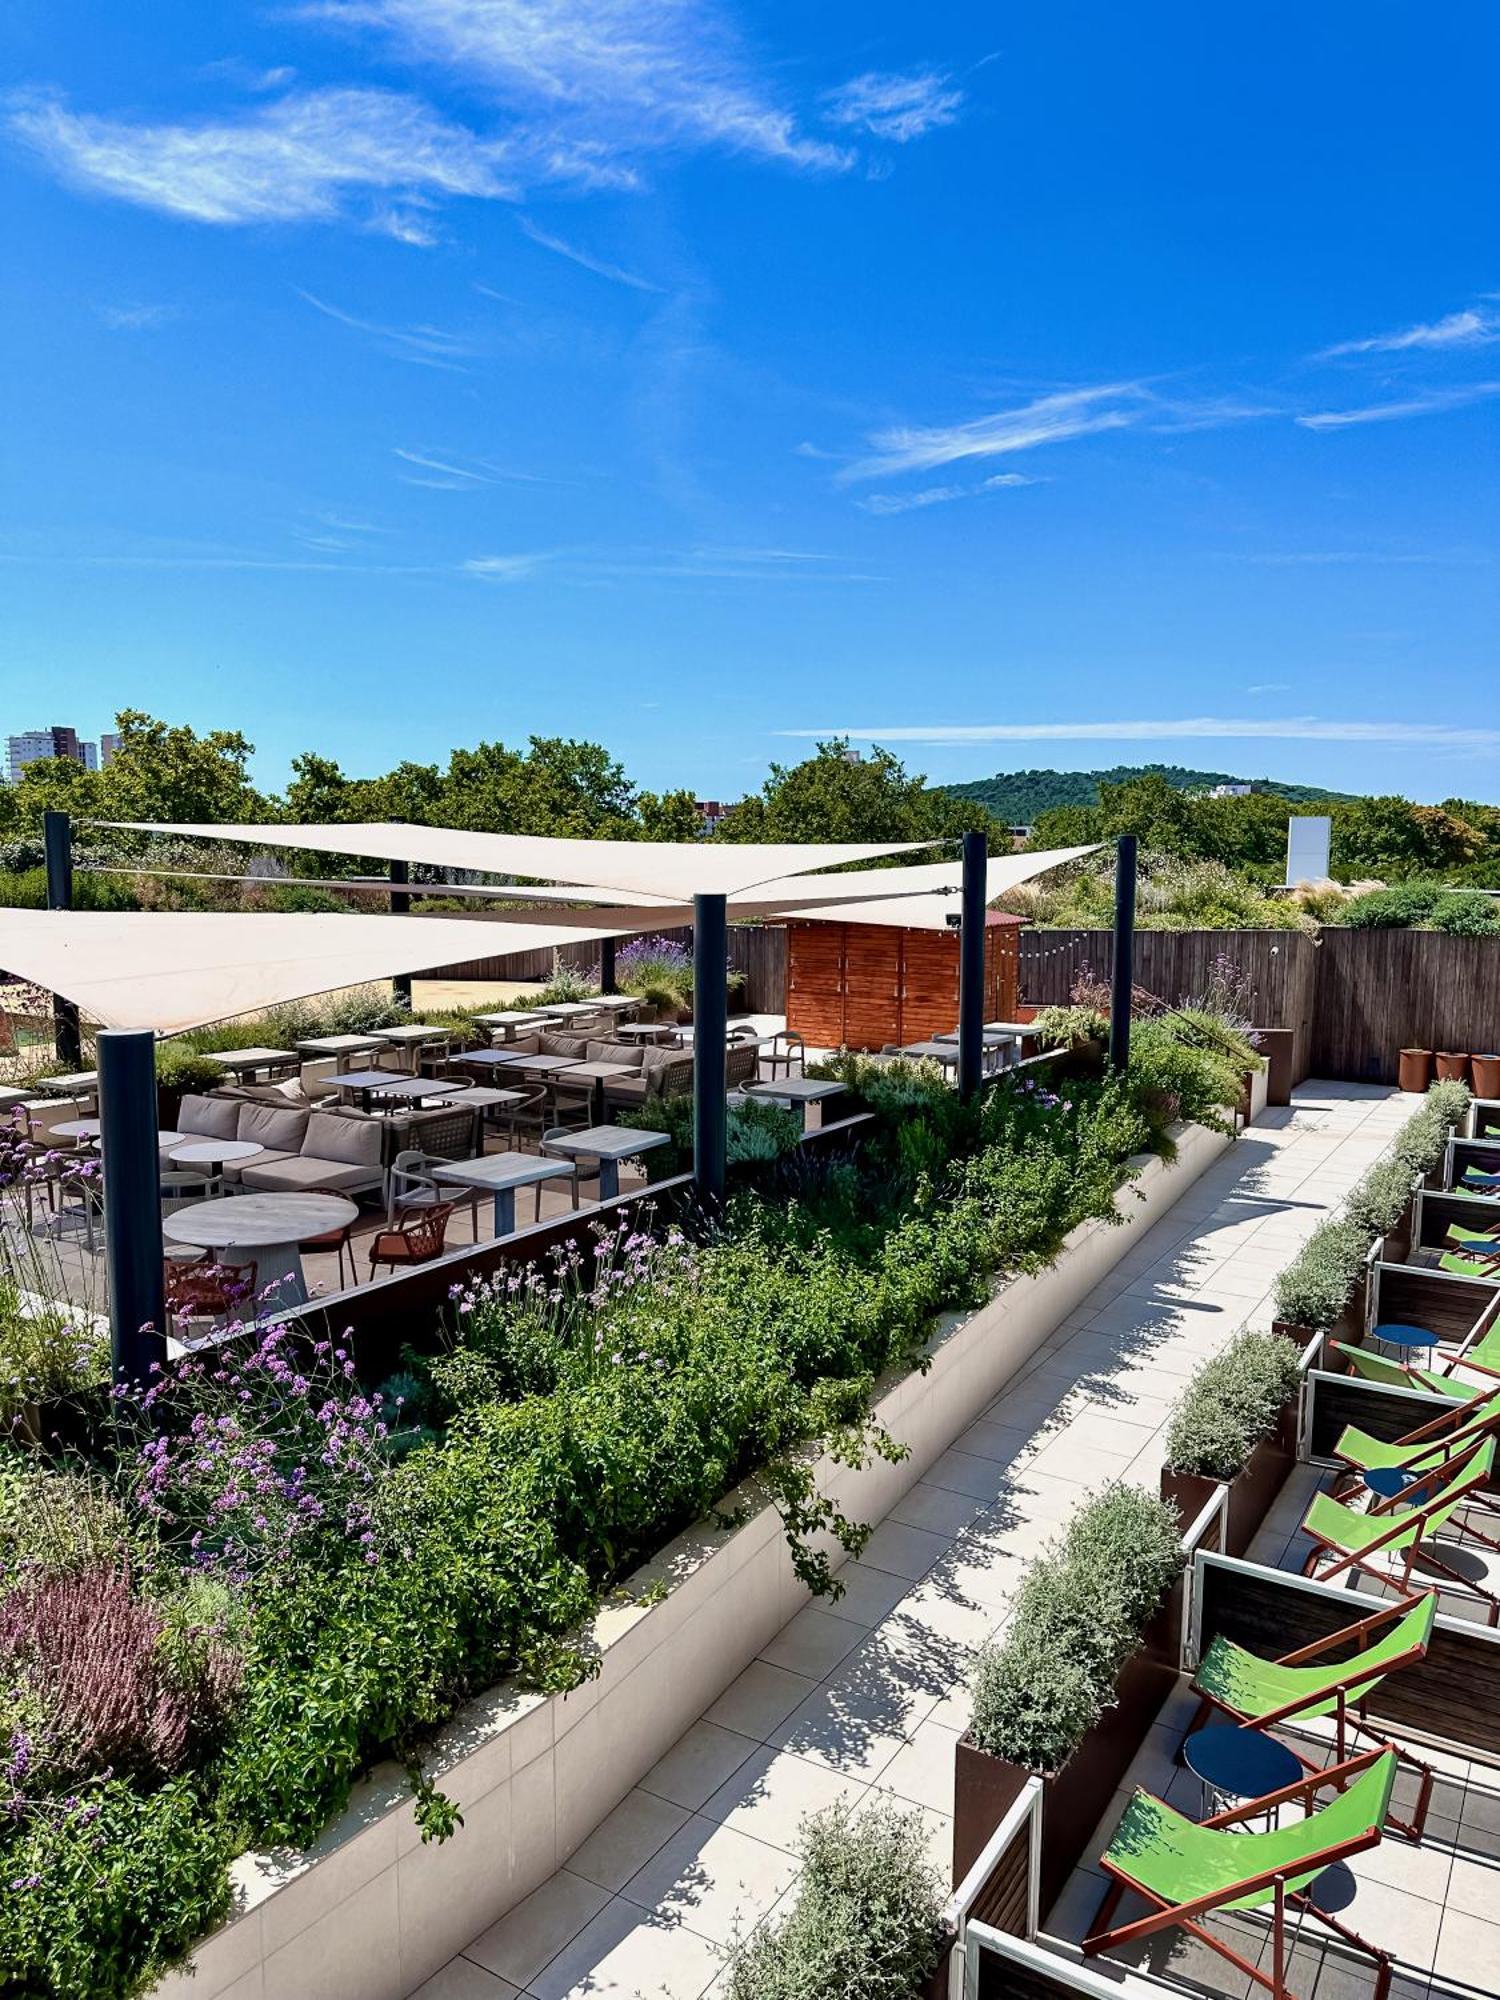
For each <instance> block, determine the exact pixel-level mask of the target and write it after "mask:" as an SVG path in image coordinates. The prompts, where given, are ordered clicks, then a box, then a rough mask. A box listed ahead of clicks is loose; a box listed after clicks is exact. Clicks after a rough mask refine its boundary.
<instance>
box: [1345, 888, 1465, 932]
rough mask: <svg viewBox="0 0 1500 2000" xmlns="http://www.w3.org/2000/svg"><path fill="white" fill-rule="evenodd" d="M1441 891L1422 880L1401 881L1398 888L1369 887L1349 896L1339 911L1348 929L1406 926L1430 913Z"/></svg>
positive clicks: (1391, 928)
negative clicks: (1360, 892)
mask: <svg viewBox="0 0 1500 2000" xmlns="http://www.w3.org/2000/svg"><path fill="white" fill-rule="evenodd" d="M1440 895H1441V891H1440V890H1438V889H1436V888H1433V887H1432V886H1431V885H1430V884H1428V883H1424V882H1407V883H1403V884H1402V886H1401V887H1400V888H1399V889H1371V890H1369V891H1368V892H1367V893H1366V894H1365V895H1363V896H1351V897H1350V899H1349V901H1348V902H1347V903H1345V905H1344V906H1343V908H1342V909H1341V910H1340V911H1339V913H1338V921H1339V922H1340V923H1341V924H1344V925H1346V926H1347V927H1348V928H1349V929H1350V930H1366V931H1390V930H1409V929H1410V927H1411V926H1412V925H1413V924H1421V923H1425V922H1426V921H1427V919H1428V918H1429V917H1430V916H1431V915H1432V912H1433V909H1434V908H1435V906H1436V904H1437V902H1438V899H1439V896H1440Z"/></svg>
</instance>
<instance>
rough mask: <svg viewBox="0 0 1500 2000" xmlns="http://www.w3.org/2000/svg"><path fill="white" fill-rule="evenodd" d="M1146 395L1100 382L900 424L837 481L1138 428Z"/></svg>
mask: <svg viewBox="0 0 1500 2000" xmlns="http://www.w3.org/2000/svg"><path fill="white" fill-rule="evenodd" d="M1146 410H1147V399H1146V393H1145V391H1144V390H1143V389H1142V387H1141V385H1140V384H1139V383H1136V382H1104V383H1100V384H1098V385H1097V386H1096V387H1093V388H1088V389H1063V390H1059V391H1057V392H1056V393H1054V394H1052V395H1047V396H1036V397H1034V398H1033V399H1032V400H1031V401H1030V402H1029V403H1022V404H1020V405H1018V406H1017V407H1016V408H1014V409H1009V410H994V411H991V412H990V413H989V415H987V416H983V417H974V418H971V419H970V420H969V421H968V422H966V423H957V424H898V425H893V426H892V427H891V428H890V429H888V430H882V431H876V432H875V433H874V434H873V435H872V436H871V438H870V440H869V442H870V446H871V449H870V452H869V454H868V456H866V457H864V458H859V459H856V460H855V461H854V463H853V464H852V465H848V466H845V468H844V469H843V471H842V472H841V473H840V474H839V475H838V477H839V479H840V480H841V481H851V480H862V479H883V478H888V477H890V476H891V475H892V474H894V473H900V472H931V471H932V470H933V469H934V468H935V467H937V466H940V465H954V464H957V463H959V462H960V461H962V460H964V459H970V458H997V457H1000V456H1002V455H1004V454H1005V453H1008V452H1015V451H1031V450H1034V449H1035V447H1036V446H1037V445H1042V444H1060V443H1061V442H1062V441H1063V440H1064V439H1066V438H1075V437H1087V436H1089V435H1091V434H1092V433H1095V432H1098V431H1114V430H1123V429H1125V428H1126V427H1127V426H1128V425H1130V424H1136V423H1139V422H1140V421H1141V420H1142V418H1143V417H1144V415H1145V414H1146Z"/></svg>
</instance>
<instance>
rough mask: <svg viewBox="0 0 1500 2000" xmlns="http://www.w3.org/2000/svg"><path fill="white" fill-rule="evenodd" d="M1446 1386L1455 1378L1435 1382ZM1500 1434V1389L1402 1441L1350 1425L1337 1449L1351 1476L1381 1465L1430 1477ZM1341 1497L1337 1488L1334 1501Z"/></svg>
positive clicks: (1468, 1401) (1411, 1432)
mask: <svg viewBox="0 0 1500 2000" xmlns="http://www.w3.org/2000/svg"><path fill="white" fill-rule="evenodd" d="M1437 1379H1438V1380H1439V1381H1440V1382H1442V1383H1444V1384H1445V1386H1446V1385H1447V1384H1449V1383H1451V1382H1452V1380H1453V1378H1452V1376H1451V1375H1440V1376H1439V1377H1438V1378H1437ZM1497 1430H1500V1387H1497V1388H1492V1389H1486V1390H1484V1391H1482V1392H1479V1391H1476V1393H1475V1394H1474V1395H1473V1396H1471V1397H1469V1398H1467V1399H1466V1400H1465V1401H1464V1402H1463V1403H1461V1404H1460V1405H1459V1407H1458V1408H1456V1409H1451V1410H1444V1411H1443V1413H1442V1415H1441V1416H1438V1417H1433V1418H1431V1419H1430V1420H1429V1421H1428V1422H1427V1423H1425V1424H1418V1425H1417V1427H1416V1428H1415V1429H1414V1430H1409V1431H1406V1432H1405V1433H1404V1434H1403V1435H1402V1436H1400V1437H1398V1438H1378V1437H1371V1435H1370V1433H1369V1432H1368V1431H1362V1430H1361V1429H1360V1428H1359V1426H1358V1424H1346V1425H1345V1426H1344V1429H1343V1430H1342V1431H1341V1432H1340V1434H1339V1439H1338V1442H1337V1443H1336V1444H1335V1445H1334V1447H1333V1455H1334V1457H1335V1458H1341V1459H1342V1460H1343V1461H1344V1463H1345V1465H1347V1466H1348V1467H1349V1468H1350V1470H1351V1471H1352V1472H1353V1473H1356V1474H1357V1473H1361V1472H1373V1471H1374V1470H1375V1468H1376V1467H1377V1466H1395V1467H1397V1468H1399V1470H1400V1471H1402V1472H1410V1473H1418V1472H1428V1471H1430V1470H1431V1469H1432V1468H1433V1467H1434V1466H1438V1465H1442V1464H1444V1463H1445V1462H1446V1461H1449V1460H1451V1459H1454V1458H1456V1457H1458V1456H1459V1454H1460V1453H1462V1452H1464V1451H1467V1450H1468V1449H1469V1447H1470V1446H1471V1445H1476V1444H1479V1443H1481V1442H1482V1441H1483V1440H1484V1439H1485V1438H1487V1437H1493V1436H1494V1435H1495V1433H1496V1431H1497ZM1338 1492H1339V1488H1338V1486H1335V1488H1334V1494H1335V1497H1337V1495H1338Z"/></svg>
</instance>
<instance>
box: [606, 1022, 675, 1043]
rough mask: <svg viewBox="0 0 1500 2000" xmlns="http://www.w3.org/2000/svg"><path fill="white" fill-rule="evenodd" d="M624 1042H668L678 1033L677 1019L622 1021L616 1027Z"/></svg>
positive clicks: (616, 1031) (617, 1033)
mask: <svg viewBox="0 0 1500 2000" xmlns="http://www.w3.org/2000/svg"><path fill="white" fill-rule="evenodd" d="M615 1033H616V1035H618V1037H619V1038H620V1040H621V1041H622V1042H666V1041H671V1040H672V1039H673V1038H674V1037H675V1036H676V1034H677V1023H676V1022H675V1021H622V1022H621V1023H620V1025H619V1027H617V1028H616V1029H615Z"/></svg>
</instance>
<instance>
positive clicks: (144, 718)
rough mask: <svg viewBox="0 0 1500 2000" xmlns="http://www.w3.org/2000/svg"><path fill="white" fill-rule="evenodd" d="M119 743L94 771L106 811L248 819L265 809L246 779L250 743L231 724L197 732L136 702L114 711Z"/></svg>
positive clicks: (123, 815) (114, 815) (110, 814)
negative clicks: (147, 711) (149, 712)
mask: <svg viewBox="0 0 1500 2000" xmlns="http://www.w3.org/2000/svg"><path fill="white" fill-rule="evenodd" d="M115 726H116V728H117V729H118V731H119V735H120V747H119V749H118V750H117V751H116V752H115V755H114V757H113V759H112V760H111V762H110V764H109V766H108V767H107V769H105V770H103V771H101V772H100V773H99V787H98V790H99V797H100V801H101V804H102V806H103V809H104V810H103V813H102V815H101V816H102V817H104V818H106V819H139V820H213V821H229V820H253V819H263V818H265V817H267V815H268V810H269V808H268V806H267V802H266V800H265V799H264V798H263V797H262V795H261V794H260V793H259V792H258V791H257V790H256V789H255V787H254V785H253V784H251V782H250V773H249V764H250V759H251V757H252V756H253V755H254V754H255V745H254V744H253V743H251V742H250V741H249V740H248V739H247V738H246V737H244V736H242V735H241V734H240V732H239V730H237V729H211V730H210V731H209V732H208V734H207V735H205V736H200V735H199V734H198V733H197V731H196V730H194V729H190V728H188V726H187V725H186V724H185V723H169V722H158V721H157V720H156V718H155V717H154V716H150V715H146V714H144V713H143V712H142V711H141V710H140V709H138V708H124V709H121V711H120V713H119V714H118V715H117V716H116V717H115Z"/></svg>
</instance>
